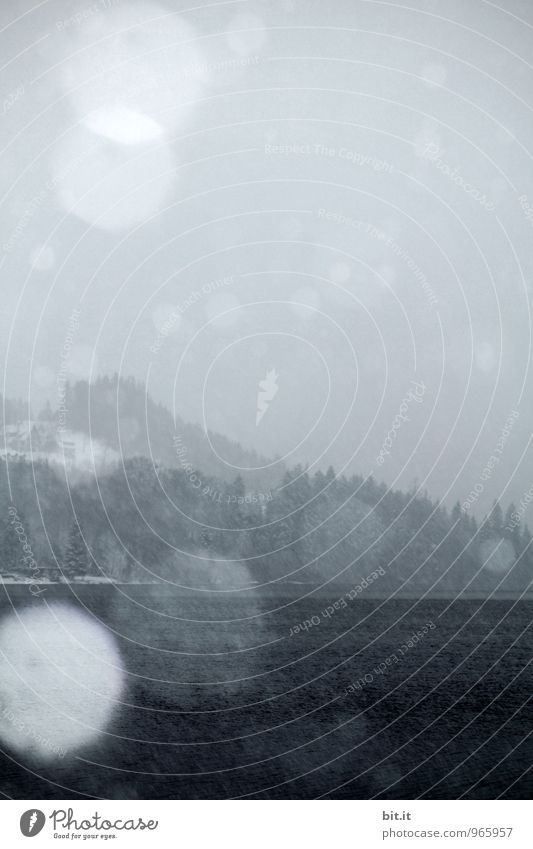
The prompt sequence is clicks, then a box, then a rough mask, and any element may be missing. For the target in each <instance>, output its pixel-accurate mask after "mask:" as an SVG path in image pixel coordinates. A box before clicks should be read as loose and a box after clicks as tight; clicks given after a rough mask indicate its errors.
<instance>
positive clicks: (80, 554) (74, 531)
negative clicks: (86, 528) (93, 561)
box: [63, 523, 89, 581]
mask: <svg viewBox="0 0 533 849" xmlns="http://www.w3.org/2000/svg"><path fill="white" fill-rule="evenodd" d="M88 571H89V557H88V553H87V546H86V545H85V543H84V541H83V537H82V535H81V531H80V528H79V525H78V524H77V523H74V524H73V526H72V528H71V531H70V534H69V538H68V543H67V548H66V551H65V557H64V559H63V574H64V576H65V578H66V579H67V580H68V581H73V580H75V578H78V577H83V576H85V575H87V573H88Z"/></svg>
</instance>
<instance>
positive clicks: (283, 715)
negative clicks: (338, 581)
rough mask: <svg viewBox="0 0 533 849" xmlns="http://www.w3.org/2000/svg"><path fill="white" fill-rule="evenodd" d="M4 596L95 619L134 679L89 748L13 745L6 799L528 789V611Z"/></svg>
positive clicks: (6, 606) (526, 605)
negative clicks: (39, 750) (57, 750)
mask: <svg viewBox="0 0 533 849" xmlns="http://www.w3.org/2000/svg"><path fill="white" fill-rule="evenodd" d="M0 594H1V595H0V604H1V607H0V613H1V614H2V616H4V615H6V614H8V613H9V612H10V611H11V610H13V609H14V610H21V609H23V608H26V607H28V606H34V607H36V608H39V606H42V605H45V604H47V603H50V602H52V601H63V602H65V603H68V604H70V605H74V606H77V607H79V608H80V609H81V610H83V609H84V608H85V609H86V611H87V612H88V613H90V614H91V616H92V617H94V618H96V619H97V620H99V621H101V622H102V623H103V624H104V625H105V626H106V628H107V629H108V633H113V634H114V638H115V639H116V642H117V645H118V648H119V651H120V653H121V656H122V660H123V664H124V667H125V670H126V680H125V687H124V691H123V694H122V696H121V699H120V702H121V703H120V704H118V705H117V706H116V708H115V710H114V713H113V716H112V719H111V722H110V724H109V725H108V726H107V728H106V729H105V732H104V733H102V734H101V735H100V736H99V737H98V738H97V740H96V741H95V742H94V743H92V744H90V745H86V746H85V747H83V748H80V749H78V750H75V751H72V752H70V753H69V754H67V755H66V756H65V757H63V758H53V759H51V760H49V761H48V762H45V763H42V762H36V761H34V760H32V759H30V758H26V757H24V756H22V755H21V754H20V753H17V752H16V751H13V750H11V749H9V748H7V747H6V746H5V744H4V745H3V753H2V756H1V757H2V768H1V772H0V775H1V778H0V789H1V790H2V792H3V794H4V795H5V796H7V797H13V798H33V799H39V798H41V799H42V798H71V797H72V798H76V797H81V798H83V797H96V798H118V799H120V798H122V799H131V798H193V799H194V798H234V797H241V796H247V797H251V798H301V799H309V798H316V797H319V796H325V797H329V798H373V797H376V798H388V799H395V798H396V799H404V798H418V797H421V796H422V797H426V798H459V797H464V798H472V799H476V798H479V799H486V798H496V797H498V796H500V795H501V796H502V797H504V798H527V797H528V796H529V789H530V787H531V778H530V776H531V773H529V775H528V773H527V770H528V768H529V767H530V766H531V763H532V744H531V741H530V740H528V734H529V732H530V729H531V703H530V701H529V700H530V696H531V692H532V683H533V678H532V670H531V666H530V662H531V658H532V655H533V652H532V649H533V638H532V632H531V628H530V627H529V626H530V624H531V619H532V613H533V602H531V601H522V602H514V601H511V600H506V601H485V602H483V601H481V600H466V601H456V602H454V603H451V602H450V601H445V600H429V601H414V600H406V599H402V600H387V601H382V600H376V599H369V598H365V597H359V598H357V599H356V600H354V601H348V603H347V605H346V607H340V606H339V609H335V607H334V606H333V602H334V601H335V600H336V599H337V598H338V595H339V594H336V595H335V594H333V595H332V597H331V598H326V597H324V596H322V597H316V596H315V597H313V596H309V597H307V598H306V599H304V600H302V601H298V602H294V601H292V600H291V599H290V598H289V597H288V596H286V595H285V596H283V595H280V596H277V597H276V596H272V597H270V598H262V599H261V598H258V597H256V596H255V595H254V593H251V592H248V593H247V594H242V593H241V594H239V593H233V594H232V593H229V594H228V593H222V592H221V593H216V594H213V593H204V594H192V593H190V594H188V596H186V597H184V596H183V593H182V592H181V591H172V592H169V590H168V588H165V587H159V586H144V587H141V586H122V587H118V588H111V587H104V586H98V587H88V586H76V587H73V588H69V587H68V586H55V587H49V588H48V590H47V593H46V601H45V600H44V597H43V598H41V599H32V598H31V596H30V595H29V593H28V590H27V588H26V587H7V586H6V587H3V588H0ZM327 605H330V610H332V611H333V612H332V613H331V614H330V615H329V616H328V615H327V613H326V615H325V614H324V610H325V608H326V606H327ZM312 617H314V620H312V621H314V623H315V624H312V626H311V627H309V625H307V629H305V627H304V628H303V629H302V628H299V629H296V627H295V626H297V625H300V623H303V622H304V621H305V620H308V621H311V618H312ZM291 630H292V636H291ZM417 632H418V633H419V636H418V638H417V639H412V637H413V634H416V633H417ZM395 658H396V659H395ZM365 676H366V677H365ZM358 682H359V683H358ZM355 685H357V686H355ZM1 687H2V683H1V682H0V694H1Z"/></svg>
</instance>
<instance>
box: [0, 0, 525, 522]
mask: <svg viewBox="0 0 533 849" xmlns="http://www.w3.org/2000/svg"><path fill="white" fill-rule="evenodd" d="M0 21H1V27H2V29H1V32H0V56H1V57H2V69H1V72H0V83H1V89H0V127H1V142H0V149H1V165H2V167H1V168H0V183H1V185H0V193H1V198H2V200H1V206H0V215H1V225H2V238H1V239H0V280H1V286H2V299H1V302H0V322H1V334H0V344H1V346H2V352H1V361H2V363H3V364H4V370H3V372H4V390H3V391H4V393H5V394H7V395H8V396H14V395H16V396H22V397H25V398H26V397H30V398H31V401H32V404H33V405H34V407H35V408H38V407H39V405H40V404H41V403H42V402H43V401H44V400H45V399H46V398H49V399H50V400H51V402H52V403H53V404H54V403H57V392H56V378H57V375H58V373H59V371H60V369H61V365H62V359H61V353H62V350H63V346H64V345H65V340H67V347H68V352H67V357H66V360H65V362H66V364H67V368H68V372H69V374H70V375H71V376H72V377H73V378H81V377H83V378H94V377H95V376H97V375H100V374H105V373H108V374H110V373H113V372H115V371H119V372H120V373H122V374H124V375H135V376H136V377H138V378H139V379H141V380H145V381H147V383H148V386H149V391H150V392H151V393H152V394H153V396H154V397H155V398H156V399H157V400H162V401H164V402H165V403H166V404H167V405H168V406H169V407H172V406H173V407H174V409H175V411H176V412H177V413H178V414H179V415H181V416H182V417H183V418H185V419H187V420H190V421H197V422H200V423H202V424H203V425H204V426H206V427H207V428H209V429H211V430H215V431H219V432H221V433H223V434H224V435H226V436H228V437H230V438H231V439H234V440H238V441H239V442H241V443H242V444H243V445H244V446H246V447H254V448H256V449H257V450H258V451H260V452H261V453H262V454H264V455H266V456H274V455H280V456H281V457H283V458H284V459H285V462H286V463H287V464H292V463H295V462H307V463H309V464H310V466H311V467H312V468H318V467H320V468H323V467H325V466H327V465H328V464H329V463H332V464H333V465H334V466H335V468H336V469H337V470H339V471H340V470H342V469H344V470H345V471H346V472H358V473H362V474H369V473H370V472H373V473H374V474H375V476H376V477H377V478H378V479H380V480H384V481H386V482H387V483H388V484H394V485H396V486H402V487H404V488H405V487H408V486H409V485H410V484H411V483H412V482H413V481H414V480H415V479H416V480H417V481H418V482H419V483H420V484H423V485H424V486H426V487H427V489H428V490H429V492H430V494H431V495H432V496H434V497H439V498H443V499H445V500H446V501H448V502H451V501H453V500H455V499H456V498H458V499H459V500H460V501H461V502H464V501H465V500H466V499H467V497H468V494H469V493H470V492H471V490H473V489H474V488H475V487H476V486H477V489H478V497H477V498H476V501H475V504H474V505H473V506H472V508H471V509H475V510H476V511H477V512H480V511H483V510H484V509H486V508H487V507H488V506H489V505H490V503H491V501H492V499H493V498H495V497H500V498H501V500H502V502H503V504H504V505H506V504H507V503H508V502H509V501H510V500H511V498H513V499H514V500H515V501H517V502H518V501H520V498H522V497H523V496H524V494H525V493H526V492H527V490H529V488H530V487H531V486H532V485H533V471H532V469H533V464H532V463H531V451H530V450H529V447H528V446H529V440H530V437H531V420H532V415H531V412H532V403H531V401H532V392H531V377H530V372H529V366H530V359H531V349H530V343H531V340H530V334H531V310H530V303H529V299H530V297H531V274H532V268H533V262H532V259H533V256H532V248H531V245H532V243H533V238H532V237H533V232H532V228H533V170H532V158H531V147H532V145H531V142H532V139H533V133H532V127H533V123H532V118H533V112H532V108H531V105H532V96H531V92H532V91H533V66H532V65H531V64H530V61H529V60H530V59H531V56H532V55H533V54H532V52H531V44H532V42H533V7H531V4H530V3H529V2H525V0H524V2H519V0H513V2H511V0H506V2H505V3H504V4H501V3H500V4H493V3H488V2H484V0H471V2H469V3H465V2H464V0H463V2H458V1H456V2H450V0H445V2H444V0H441V2H428V1H427V0H426V2H420V0H411V2H410V3H409V8H403V7H402V4H401V3H397V2H357V0H336V2H334V3H324V2H309V0H302V2H293V0H278V2H276V0H268V2H263V3H259V2H257V3H254V2H227V3H226V2H216V3H201V4H197V3H195V4H194V8H193V9H188V7H187V5H186V4H185V3H181V2H180V3H176V2H174V3H167V4H163V3H158V4H156V3H152V2H145V3H136V2H118V0H117V2H107V0H105V2H95V3H90V2H87V3H84V2H80V3H72V2H56V0H50V2H42V3H33V4H32V3H24V4H22V3H16V2H11V3H9V4H7V3H4V4H2V7H1V10H0ZM74 310H80V315H79V322H78V323H79V327H78V326H76V323H73V322H72V321H71V320H70V318H69V317H70V316H71V315H72V314H73V311H74ZM73 327H74V329H72V328H73ZM69 337H71V338H69ZM260 382H262V385H261V386H260V385H259V384H260ZM258 393H259V394H261V393H262V394H263V400H262V402H261V403H263V402H264V404H266V406H264V413H263V414H262V416H261V417H260V421H259V422H257V420H258V415H257V404H258ZM506 423H507V427H506ZM504 428H506V431H505V432H504V433H503V436H502V431H503V430H504ZM383 449H385V450H383ZM380 452H381V454H380ZM387 452H388V453H387ZM491 457H493V458H494V459H493V461H492V462H491V459H490V458H491ZM487 463H489V465H490V469H489V473H487V472H485V473H484V472H483V470H484V468H485V467H486V465H487ZM480 487H481V489H482V491H480ZM530 519H531V515H530Z"/></svg>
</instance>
